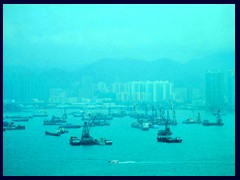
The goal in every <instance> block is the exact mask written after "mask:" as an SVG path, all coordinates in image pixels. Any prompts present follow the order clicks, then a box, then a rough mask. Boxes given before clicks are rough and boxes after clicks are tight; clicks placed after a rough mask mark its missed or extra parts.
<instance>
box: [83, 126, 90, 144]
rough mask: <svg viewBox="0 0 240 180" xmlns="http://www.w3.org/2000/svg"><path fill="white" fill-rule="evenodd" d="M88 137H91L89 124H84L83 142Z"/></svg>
mask: <svg viewBox="0 0 240 180" xmlns="http://www.w3.org/2000/svg"><path fill="white" fill-rule="evenodd" d="M88 137H90V134H89V128H88V124H87V122H84V125H83V130H82V140H83V139H84V138H88Z"/></svg>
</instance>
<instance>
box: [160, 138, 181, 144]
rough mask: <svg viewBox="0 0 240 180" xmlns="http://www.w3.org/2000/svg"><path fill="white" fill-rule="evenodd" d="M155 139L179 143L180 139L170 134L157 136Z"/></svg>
mask: <svg viewBox="0 0 240 180" xmlns="http://www.w3.org/2000/svg"><path fill="white" fill-rule="evenodd" d="M157 141H158V142H165V143H181V142H182V139H181V138H180V137H175V138H172V137H170V136H158V137H157Z"/></svg>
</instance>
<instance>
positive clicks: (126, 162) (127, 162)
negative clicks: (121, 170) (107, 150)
mask: <svg viewBox="0 0 240 180" xmlns="http://www.w3.org/2000/svg"><path fill="white" fill-rule="evenodd" d="M118 163H119V164H130V163H137V162H136V161H119V162H118Z"/></svg>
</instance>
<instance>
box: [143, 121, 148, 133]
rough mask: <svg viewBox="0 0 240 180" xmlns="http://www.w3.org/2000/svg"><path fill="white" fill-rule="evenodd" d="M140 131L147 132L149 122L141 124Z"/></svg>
mask: <svg viewBox="0 0 240 180" xmlns="http://www.w3.org/2000/svg"><path fill="white" fill-rule="evenodd" d="M142 130H143V131H148V130H149V122H143V123H142Z"/></svg>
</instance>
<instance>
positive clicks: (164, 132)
mask: <svg viewBox="0 0 240 180" xmlns="http://www.w3.org/2000/svg"><path fill="white" fill-rule="evenodd" d="M158 135H161V136H169V135H172V132H171V130H170V127H168V120H166V121H165V129H164V130H158Z"/></svg>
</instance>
